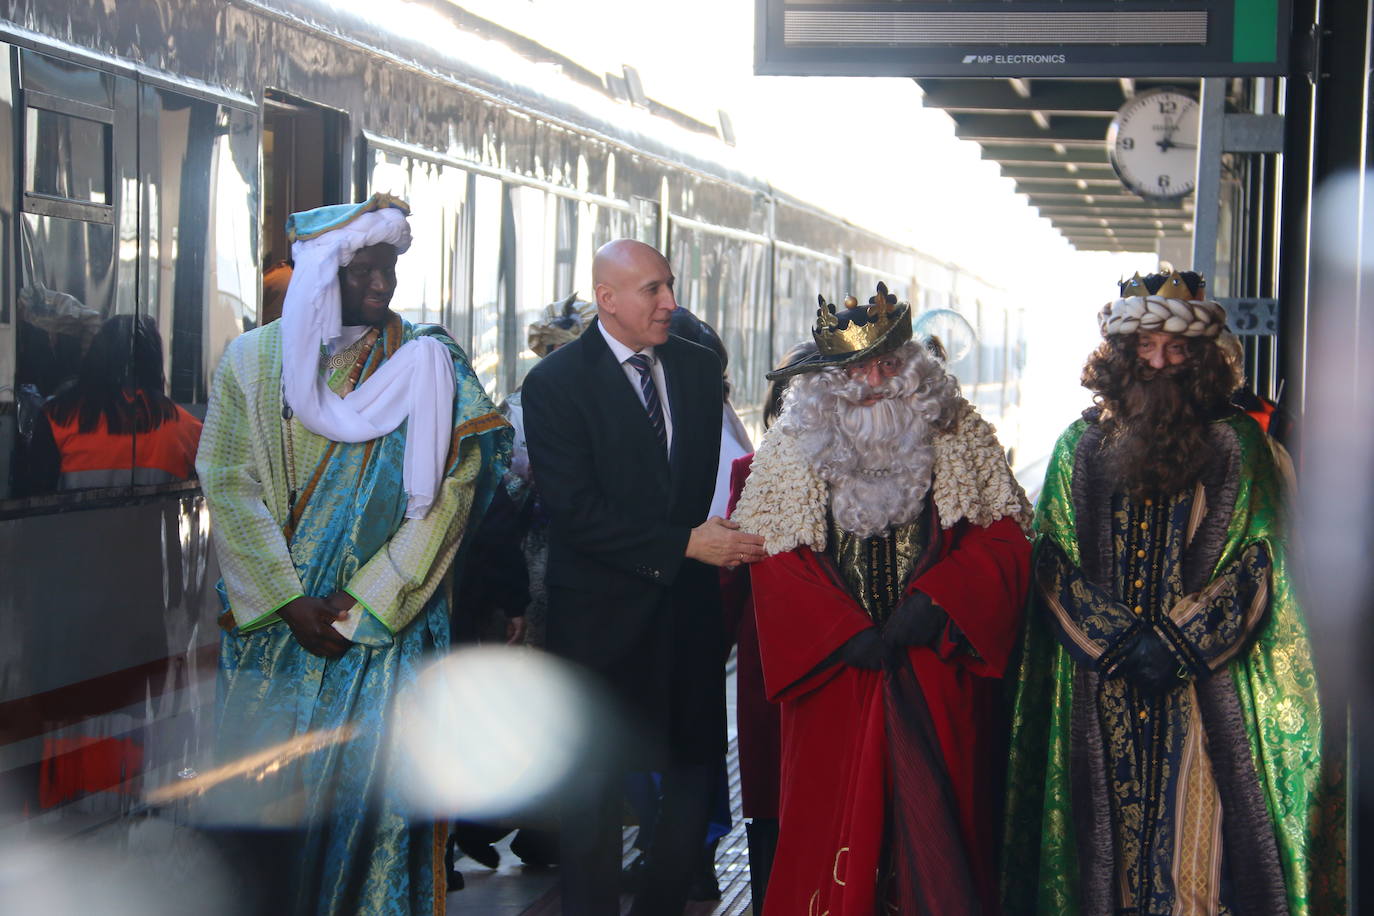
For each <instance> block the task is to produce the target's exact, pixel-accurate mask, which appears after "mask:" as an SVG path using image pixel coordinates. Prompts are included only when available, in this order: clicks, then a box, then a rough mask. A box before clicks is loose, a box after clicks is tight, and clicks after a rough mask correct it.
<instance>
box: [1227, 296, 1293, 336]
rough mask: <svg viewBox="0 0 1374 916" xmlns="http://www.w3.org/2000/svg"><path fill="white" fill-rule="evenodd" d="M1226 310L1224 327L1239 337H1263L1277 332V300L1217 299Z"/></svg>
mask: <svg viewBox="0 0 1374 916" xmlns="http://www.w3.org/2000/svg"><path fill="white" fill-rule="evenodd" d="M1217 301H1218V302H1220V303H1221V307H1222V308H1224V309H1226V325H1227V327H1229V328H1230V329H1231V330H1232V331H1233V332H1235V333H1236V334H1238V335H1240V336H1241V337H1246V336H1256V337H1263V336H1268V335H1273V334H1277V333H1278V332H1279V300H1277V299H1218V300H1217Z"/></svg>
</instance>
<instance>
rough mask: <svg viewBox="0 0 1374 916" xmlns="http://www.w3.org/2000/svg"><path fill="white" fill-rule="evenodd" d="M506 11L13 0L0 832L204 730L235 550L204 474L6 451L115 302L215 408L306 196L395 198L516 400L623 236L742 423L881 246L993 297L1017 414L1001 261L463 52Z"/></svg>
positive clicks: (7, 70) (8, 31)
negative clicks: (82, 466) (839, 205)
mask: <svg viewBox="0 0 1374 916" xmlns="http://www.w3.org/2000/svg"><path fill="white" fill-rule="evenodd" d="M401 7H404V8H405V9H406V10H407V11H408V12H407V15H406V16H405V17H401V18H400V19H399V21H391V20H389V19H388V17H389V16H391V15H392V11H393V8H395V9H400V8H401ZM349 10H353V11H352V12H350V11H349ZM369 17H374V18H369ZM491 31H492V30H491V28H490V24H484V23H481V22H479V21H476V20H473V19H471V17H469V16H468V15H467V14H466V13H463V12H462V11H461V10H459V9H458V8H457V7H454V6H451V5H449V4H447V3H444V2H441V0H432V2H430V3H410V4H404V5H400V6H394V5H391V4H385V3H374V4H371V5H367V4H362V3H338V4H334V5H331V4H329V3H327V2H325V0H141V2H137V3H119V4H114V3H94V2H89V0H23V2H20V0H4V2H0V54H3V61H4V66H3V67H0V128H3V130H4V134H3V139H0V175H6V176H8V177H10V181H8V182H0V253H2V255H3V257H0V557H3V564H4V565H3V569H4V572H3V575H0V832H9V831H13V830H16V829H17V830H19V831H21V832H25V833H28V832H33V831H41V832H47V831H49V830H51V831H55V832H57V833H62V834H65V833H71V832H72V831H75V830H79V829H82V828H83V827H86V826H89V825H94V824H100V823H102V822H108V821H109V820H110V819H112V818H115V817H118V816H121V815H124V814H127V813H129V812H130V811H133V810H136V809H137V808H138V807H139V806H140V805H141V804H142V799H143V797H144V795H145V793H146V791H147V790H149V789H151V788H153V787H155V786H160V785H163V784H166V783H168V782H169V781H173V780H175V779H176V778H177V777H178V774H186V773H189V772H192V771H194V770H195V769H196V768H198V767H202V766H203V765H204V764H205V762H206V757H207V754H208V752H209V751H210V747H209V737H208V736H209V735H211V734H212V732H213V718H214V708H215V706H214V694H215V671H216V654H217V646H218V641H219V630H218V628H217V626H216V622H215V618H216V615H217V613H218V610H219V608H218V606H217V601H216V599H215V591H214V585H215V581H216V579H217V577H218V572H217V566H216V562H215V559H214V556H213V551H212V550H211V547H210V543H209V538H210V533H211V531H210V524H209V516H208V513H207V511H206V508H205V502H204V499H203V498H202V496H201V495H200V493H199V490H198V488H197V486H196V484H195V483H194V481H188V482H183V483H178V484H172V485H163V486H138V485H135V482H134V478H133V476H132V475H131V478H130V485H129V486H127V487H117V488H111V489H102V490H84V491H75V492H60V493H53V494H47V495H37V496H33V495H27V496H26V495H24V494H22V493H20V492H17V491H16V490H15V488H14V487H13V485H12V484H13V480H14V468H13V467H11V460H12V456H13V455H14V454H15V445H16V442H17V441H19V440H21V439H22V438H23V437H24V436H25V435H26V433H28V432H31V430H32V423H33V422H34V421H35V419H37V420H39V421H41V419H42V418H41V417H40V416H37V411H38V410H39V409H41V404H42V399H43V398H45V397H48V396H50V395H51V394H52V391H53V388H54V386H55V385H57V384H59V383H60V382H61V381H62V379H63V378H69V377H70V375H71V373H72V372H73V371H74V370H73V366H74V365H75V364H76V361H77V360H79V357H80V351H81V347H82V345H83V341H85V340H87V339H89V336H90V330H91V328H92V326H93V325H98V323H99V322H101V321H103V320H105V319H107V318H109V317H111V316H114V315H118V314H135V313H137V314H145V315H149V316H152V317H153V318H154V319H155V320H156V321H157V324H158V326H159V328H160V329H161V332H162V335H163V344H164V360H165V368H166V373H167V378H168V385H169V392H170V394H171V395H172V397H173V398H174V399H175V400H176V401H177V402H178V403H180V404H182V405H183V406H185V407H186V408H187V409H188V410H190V411H191V412H192V413H195V414H197V415H203V413H204V409H205V403H206V398H207V393H208V390H209V385H210V380H211V377H212V375H213V372H214V370H215V367H216V364H217V362H218V360H219V358H220V356H221V354H222V353H223V352H224V349H225V347H226V346H227V345H228V344H229V342H230V341H232V340H233V339H234V338H235V337H236V336H237V335H238V334H240V333H243V331H244V330H245V329H248V328H251V327H253V326H255V324H256V323H257V322H258V321H259V320H260V317H261V316H260V313H259V309H260V306H261V300H262V276H263V272H264V268H265V267H267V266H270V264H271V262H272V261H273V260H276V259H280V258H283V257H285V255H286V251H285V250H284V239H283V238H282V230H281V226H282V223H283V221H284V220H285V218H286V215H287V213H289V212H291V211H292V210H294V209H299V208H301V207H303V206H311V205H318V204H321V203H335V202H339V201H343V200H353V199H361V198H362V197H363V196H364V195H366V194H368V193H371V192H372V191H374V190H375V191H389V192H391V193H394V194H397V195H400V196H402V197H404V198H406V199H407V200H409V201H410V202H411V204H412V207H413V219H412V226H413V229H414V237H415V244H414V247H413V248H412V249H411V251H410V252H409V253H408V254H406V255H405V256H404V257H403V258H402V260H401V264H400V267H399V274H400V277H399V288H398V291H397V295H396V299H395V303H396V306H397V307H398V309H399V310H401V311H402V314H404V315H405V316H406V317H407V318H410V319H412V320H416V321H431V322H438V323H442V324H444V325H445V326H446V327H448V328H449V329H450V331H451V332H452V333H453V334H454V336H455V337H456V338H457V339H458V340H459V342H460V343H462V344H463V345H464V346H465V347H466V348H467V350H468V352H469V354H470V356H471V358H472V361H473V364H474V366H475V368H476V369H477V371H478V372H479V373H480V374H481V377H482V379H483V381H484V382H485V383H486V385H487V386H488V389H489V390H490V392H491V394H492V395H493V397H495V398H497V399H500V398H502V397H504V396H505V395H507V394H509V393H510V392H511V391H513V390H514V389H515V388H516V386H518V384H519V382H520V379H521V377H522V375H523V373H524V372H525V371H526V369H527V368H528V367H529V365H530V364H531V362H532V360H533V359H534V357H533V355H532V354H531V353H529V352H528V351H527V350H526V348H525V326H526V325H527V324H528V323H529V322H530V321H531V320H533V319H534V318H535V317H536V316H537V315H538V313H539V312H540V311H541V310H542V308H543V306H544V304H545V303H547V302H550V301H552V300H553V299H555V298H556V297H561V296H563V295H565V294H566V293H567V292H569V291H571V290H573V289H579V290H581V291H582V292H583V293H584V294H586V293H589V292H590V281H589V272H590V258H591V253H592V252H593V251H594V250H595V248H596V247H597V246H598V245H600V244H601V243H603V242H605V241H607V240H609V239H611V238H616V237H620V236H635V237H639V238H641V239H644V240H646V241H649V242H652V243H655V244H658V245H660V246H662V247H663V248H664V250H666V251H667V252H669V255H670V259H671V261H672V264H673V267H674V269H675V271H676V273H677V276H678V278H679V281H678V282H679V286H678V293H679V301H680V302H681V304H682V305H684V306H686V307H688V308H690V309H691V310H692V311H693V312H694V313H695V314H697V315H698V316H699V317H701V318H703V319H704V320H706V321H708V322H709V323H711V324H712V325H713V326H714V327H715V328H716V329H717V330H718V331H719V332H720V334H721V337H722V338H723V340H724V342H725V344H726V347H727V348H728V350H729V353H730V359H731V366H730V375H731V378H732V381H733V384H734V401H735V403H736V406H737V408H738V409H739V410H740V412H741V414H742V415H743V416H744V418H745V420H746V422H747V423H750V424H751V425H754V426H755V428H757V418H758V415H759V411H760V408H761V400H762V395H763V389H764V384H765V382H764V378H763V375H764V372H765V371H766V369H767V368H768V367H769V366H770V365H771V364H772V362H773V361H774V359H775V358H776V357H778V356H779V355H780V354H781V353H782V352H783V351H785V350H786V349H787V348H788V347H789V346H791V345H792V344H793V343H794V342H796V341H798V340H801V339H803V338H804V337H805V336H807V335H808V333H809V328H810V325H811V322H812V320H813V318H814V314H815V300H816V295H817V293H824V294H825V295H826V296H827V297H830V298H832V299H833V298H838V297H842V296H843V295H845V294H846V293H847V292H850V291H853V292H854V293H855V294H856V295H860V296H866V295H867V294H869V293H870V292H871V291H872V288H873V286H874V284H875V283H876V282H877V281H878V280H880V279H881V280H884V281H885V282H887V284H888V286H889V287H891V288H892V289H893V290H894V291H895V292H897V293H898V294H899V295H901V296H902V298H904V299H909V300H911V301H912V302H913V303H914V304H915V305H916V306H917V309H918V311H919V310H921V309H928V308H935V307H947V308H954V309H957V310H959V311H960V312H961V313H963V314H964V315H965V316H966V317H967V318H968V319H969V320H970V321H971V322H972V323H973V324H975V325H976V326H977V327H978V329H979V331H980V337H981V342H980V344H979V346H978V348H977V349H976V350H975V351H974V352H973V353H972V354H971V355H970V356H969V357H967V358H966V359H964V360H962V361H961V362H960V363H959V364H958V365H956V366H955V367H954V368H955V371H956V372H957V373H958V374H960V375H961V377H962V378H963V381H964V383H965V390H966V391H967V392H968V393H969V395H970V396H971V397H972V398H973V399H974V400H975V401H976V402H977V403H978V405H979V407H980V408H981V409H982V410H983V411H984V413H985V414H987V415H988V416H989V417H990V418H992V419H994V420H996V421H999V423H1000V425H1001V426H1002V428H1003V433H1004V435H1008V434H1010V438H1012V439H1014V424H1015V409H1016V405H1017V403H1018V402H1019V399H1020V393H1019V373H1020V366H1021V360H1022V354H1021V343H1020V341H1021V334H1020V326H1019V321H1020V319H1019V313H1017V312H1016V311H1015V310H1013V309H1008V308H1007V307H1005V306H1004V304H1003V302H1002V301H1001V298H1000V293H999V291H997V290H995V289H991V288H988V287H987V286H986V285H985V284H983V283H981V282H980V281H979V280H978V278H976V277H974V276H971V275H970V274H968V273H966V272H963V271H960V270H959V269H958V268H957V267H955V266H953V265H950V264H947V263H944V262H941V261H939V260H936V259H933V258H930V257H927V256H925V255H923V254H921V253H920V252H917V251H915V250H912V249H910V248H907V247H904V246H902V245H898V244H893V243H891V242H889V241H887V240H885V239H883V238H882V237H880V236H879V235H877V234H875V233H872V232H869V231H866V230H864V229H862V228H860V227H858V226H855V225H852V224H850V223H848V222H845V221H843V220H841V219H839V218H836V217H834V216H831V215H829V214H827V213H824V212H821V211H819V210H817V209H816V208H814V207H811V206H808V205H807V204H805V203H803V202H801V201H799V200H797V199H794V198H792V197H789V196H788V195H786V194H784V193H782V192H780V191H778V190H776V189H774V188H772V187H771V186H770V185H769V184H767V183H766V182H765V181H763V180H761V179H759V178H757V177H755V176H751V175H747V174H743V173H741V172H740V171H738V170H736V169H734V168H732V167H731V166H729V164H728V163H729V160H730V150H729V148H728V147H727V146H726V145H725V144H723V143H722V142H721V141H720V140H719V138H718V137H717V136H716V134H715V130H714V128H711V127H708V126H707V125H704V124H701V123H700V122H697V121H695V120H694V119H691V118H689V117H686V116H684V115H681V114H680V113H677V112H674V111H672V110H671V109H665V108H663V107H662V106H659V105H657V103H654V102H652V101H647V100H641V103H642V104H641V105H640V106H632V105H631V104H629V103H627V102H623V101H618V100H617V99H616V98H615V97H614V95H613V93H612V92H610V91H609V90H608V87H607V84H606V83H604V82H603V81H602V80H601V78H599V77H597V76H595V75H593V74H589V73H587V72H586V71H583V70H581V69H580V68H578V67H577V66H576V65H575V64H573V63H572V62H571V61H567V60H565V59H562V58H558V57H557V56H556V55H554V54H552V52H548V51H547V50H546V49H541V48H538V47H534V46H525V47H519V46H520V42H519V40H513V43H514V44H515V45H517V50H518V52H519V53H516V52H510V53H508V55H507V57H502V56H501V55H502V53H505V52H499V51H498V52H493V53H492V54H491V55H490V57H491V59H489V60H486V61H483V62H481V63H475V62H474V60H475V58H479V57H480V56H481V55H480V54H477V53H476V52H477V51H480V50H482V48H486V49H488V50H490V49H491V47H492V45H493V43H492V42H490V41H486V40H485V38H484V36H485V37H491V34H490V33H491ZM497 31H499V30H497ZM498 37H501V36H498ZM506 37H509V36H506ZM470 52H471V53H470ZM507 59H508V61H509V64H510V66H509V67H507V66H505V65H504V63H503V61H506V60H507ZM555 70H557V71H561V72H559V73H552V72H551V71H555ZM40 355H41V358H40Z"/></svg>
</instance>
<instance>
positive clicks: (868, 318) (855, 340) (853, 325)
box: [811, 282, 911, 357]
mask: <svg viewBox="0 0 1374 916" xmlns="http://www.w3.org/2000/svg"><path fill="white" fill-rule="evenodd" d="M816 298H817V300H818V301H819V303H820V306H819V308H817V309H816V327H815V328H814V329H813V330H812V332H811V333H812V336H813V337H814V338H815V339H816V347H817V349H819V350H820V352H821V354H822V355H823V356H832V357H833V356H845V355H847V354H851V353H862V352H864V351H865V350H870V349H872V348H874V347H876V346H877V345H878V344H879V343H881V342H882V341H883V340H884V339H885V338H887V336H888V335H889V334H890V333H891V332H892V330H893V329H894V328H898V329H899V336H901V342H905V341H906V340H910V339H911V306H910V305H908V304H907V303H905V302H898V301H897V297H896V296H895V295H893V294H892V293H889V292H888V291H887V284H885V283H881V282H880V283H879V284H878V292H877V294H876V295H873V296H869V297H868V305H867V307H862V306H860V305H859V301H858V300H857V299H855V298H854V297H853V296H846V297H845V300H844V311H843V312H837V311H836V310H835V306H834V305H833V304H831V303H829V302H826V301H825V297H824V296H817V297H816ZM903 323H905V325H906V332H905V334H900V328H899V326H900V325H901V324H903Z"/></svg>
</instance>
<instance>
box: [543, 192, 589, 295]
mask: <svg viewBox="0 0 1374 916" xmlns="http://www.w3.org/2000/svg"><path fill="white" fill-rule="evenodd" d="M555 200H556V201H557V203H556V204H555V206H556V207H557V208H558V227H557V230H556V236H555V246H556V247H555V249H554V254H553V290H554V292H553V295H554V297H555V298H561V297H563V296H566V295H568V294H569V293H572V292H580V293H581V294H582V298H583V299H590V298H591V296H592V291H591V289H590V288H581V287H579V286H578V285H577V267H578V243H579V241H580V238H579V236H578V232H577V229H578V215H579V214H580V213H581V212H582V207H581V205H580V204H579V203H578V201H575V200H572V199H570V198H567V197H559V198H555ZM587 258H588V261H587V263H588V266H590V264H591V260H590V259H591V255H590V253H589V254H588V255H587Z"/></svg>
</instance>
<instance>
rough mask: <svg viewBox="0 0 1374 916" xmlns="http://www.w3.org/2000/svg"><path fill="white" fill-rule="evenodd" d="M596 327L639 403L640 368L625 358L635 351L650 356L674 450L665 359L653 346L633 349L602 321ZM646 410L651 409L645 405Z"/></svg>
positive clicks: (641, 391)
mask: <svg viewBox="0 0 1374 916" xmlns="http://www.w3.org/2000/svg"><path fill="white" fill-rule="evenodd" d="M596 329H597V330H598V331H600V332H601V336H602V337H604V338H606V346H608V347H610V348H611V352H612V353H614V354H615V360H616V362H618V363H620V368H621V369H623V370H624V371H625V377H626V378H627V379H629V380H630V387H631V388H633V389H634V392H635V397H637V398H639V403H640V404H644V389H642V388H640V387H639V370H638V369H636V368H635V367H634V366H631V365H630V364H629V363H627V362H625V360H627V359H629V358H630V357H631V356H634V355H635V353H643V354H644V355H645V356H647V357H649V376H650V377H651V378H652V379H653V380H654V387H655V388H656V389H658V403H659V406H660V407H662V408H663V431H664V432H665V433H666V434H667V437H668V453H669V454H672V451H673V412H672V410H670V409H669V408H668V380H667V378H666V377H665V376H664V374H663V361H662V360H660V359H659V358H658V357H657V356H656V355H655V354H654V348H653V347H645V348H644V349H643V350H631V349H630V348H629V347H627V346H625V345H624V344H623V343H621V342H620V341H618V340H616V339H615V338H614V337H612V336H611V332H610V331H608V330H606V326H605V325H604V324H602V323H601V322H599V321H598V322H597V323H596ZM644 409H645V411H647V410H648V409H649V407H648V405H647V404H645V406H644Z"/></svg>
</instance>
